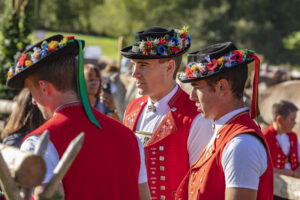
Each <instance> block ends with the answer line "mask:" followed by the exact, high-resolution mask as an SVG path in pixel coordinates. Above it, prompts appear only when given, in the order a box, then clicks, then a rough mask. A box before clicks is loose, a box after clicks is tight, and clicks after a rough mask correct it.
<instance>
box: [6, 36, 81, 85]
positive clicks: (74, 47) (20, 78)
mask: <svg viewBox="0 0 300 200" xmlns="http://www.w3.org/2000/svg"><path fill="white" fill-rule="evenodd" d="M62 39H63V36H62V35H55V36H52V37H49V38H47V39H45V40H46V41H47V42H51V41H52V40H53V41H61V40H62ZM45 40H43V41H45ZM43 41H41V42H38V43H36V44H34V45H32V46H31V47H30V48H29V49H28V50H26V51H25V52H24V53H27V52H29V51H33V48H34V47H40V46H41V44H42V42H43ZM83 47H84V41H82V48H83ZM78 52H79V45H78V43H77V42H70V43H67V44H66V46H64V47H62V48H60V49H58V50H56V51H54V52H51V53H48V54H47V56H45V57H43V58H41V59H40V60H39V61H37V62H36V63H34V64H32V65H31V66H29V67H27V68H25V69H24V70H22V71H20V72H19V73H16V74H15V75H14V76H13V77H11V78H10V79H8V81H7V85H8V86H9V87H10V88H15V89H21V88H24V81H25V79H26V78H27V77H28V76H29V75H30V74H32V73H34V72H35V71H36V70H38V69H39V67H42V66H43V65H45V64H46V63H49V62H52V61H54V60H56V59H57V58H58V57H60V56H64V55H67V54H73V55H78Z"/></svg>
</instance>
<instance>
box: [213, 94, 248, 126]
mask: <svg viewBox="0 0 300 200" xmlns="http://www.w3.org/2000/svg"><path fill="white" fill-rule="evenodd" d="M229 102H230V103H225V104H222V105H220V108H221V109H220V112H219V113H218V115H217V116H216V117H215V119H214V121H218V120H219V119H220V118H221V117H223V116H224V115H226V114H227V113H230V112H232V111H234V110H237V109H240V108H243V107H244V103H243V100H242V99H241V100H237V99H233V100H232V101H229Z"/></svg>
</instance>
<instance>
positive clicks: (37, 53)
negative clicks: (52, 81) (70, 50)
mask: <svg viewBox="0 0 300 200" xmlns="http://www.w3.org/2000/svg"><path fill="white" fill-rule="evenodd" d="M73 39H74V36H67V37H65V38H63V39H62V40H61V41H60V42H58V41H53V40H52V41H51V42H49V43H48V42H47V41H43V42H42V44H41V47H40V48H39V47H34V48H33V51H29V52H26V53H22V55H21V57H20V58H19V60H18V62H17V63H16V65H15V67H14V68H12V67H11V68H10V69H9V71H8V73H7V77H8V79H10V78H11V77H13V76H14V75H15V74H17V73H19V72H21V71H22V70H24V69H26V68H27V67H29V66H31V65H32V64H35V63H36V62H38V61H39V60H41V59H42V58H44V57H46V56H47V55H48V54H50V53H52V52H54V51H56V50H58V49H60V48H62V47H64V46H66V44H67V43H69V42H73Z"/></svg>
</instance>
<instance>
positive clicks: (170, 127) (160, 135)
mask: <svg viewBox="0 0 300 200" xmlns="http://www.w3.org/2000/svg"><path fill="white" fill-rule="evenodd" d="M181 95H182V89H181V88H180V87H178V90H177V91H176V93H175V94H174V96H173V97H172V98H171V100H170V101H169V102H168V105H169V107H170V110H169V112H168V113H167V114H166V116H165V117H164V118H163V119H162V121H161V122H160V123H159V125H158V126H157V128H156V129H155V131H154V133H153V135H152V136H151V138H150V139H149V140H148V142H147V143H146V145H145V147H147V146H149V145H151V144H154V143H156V142H158V141H161V140H162V139H164V138H165V137H167V136H169V135H170V134H171V133H173V132H174V131H176V130H177V126H176V123H175V120H174V117H173V115H174V113H175V112H176V111H177V110H178V109H180V107H179V106H181V105H182V102H181V103H178V102H179V101H180V96H181ZM176 106H178V107H176Z"/></svg>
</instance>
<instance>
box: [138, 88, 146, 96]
mask: <svg viewBox="0 0 300 200" xmlns="http://www.w3.org/2000/svg"><path fill="white" fill-rule="evenodd" d="M138 94H139V95H140V96H144V95H147V93H146V91H145V90H144V89H141V88H138Z"/></svg>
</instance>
